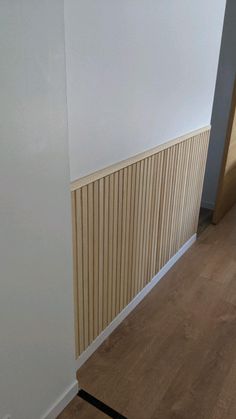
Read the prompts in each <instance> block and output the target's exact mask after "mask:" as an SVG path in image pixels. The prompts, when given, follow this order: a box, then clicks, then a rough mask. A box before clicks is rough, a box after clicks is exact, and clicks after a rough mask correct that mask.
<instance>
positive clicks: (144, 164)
mask: <svg viewBox="0 0 236 419" xmlns="http://www.w3.org/2000/svg"><path fill="white" fill-rule="evenodd" d="M141 175H142V176H141V179H140V186H141V189H140V202H139V205H140V213H139V215H140V218H139V223H138V230H139V238H138V242H139V253H138V264H139V265H138V266H139V267H138V291H140V290H141V289H142V281H143V278H142V266H143V265H142V263H143V249H144V246H143V225H144V211H145V204H146V201H145V198H146V197H145V194H146V190H145V186H146V175H147V159H144V160H143V161H142V162H141Z"/></svg>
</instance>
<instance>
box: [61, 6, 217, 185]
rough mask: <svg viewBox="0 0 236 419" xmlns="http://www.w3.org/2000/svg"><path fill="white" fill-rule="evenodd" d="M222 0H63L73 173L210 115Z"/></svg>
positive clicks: (131, 152)
mask: <svg viewBox="0 0 236 419" xmlns="http://www.w3.org/2000/svg"><path fill="white" fill-rule="evenodd" d="M224 10H225V0H198V1H188V0H175V1H173V0H158V1H157V0H119V1H117V0H65V31H66V58H67V90H68V93H67V100H68V112H69V143H70V167H71V180H75V179H76V178H78V177H81V176H83V175H86V174H88V173H90V172H93V171H95V170H98V169H100V168H102V167H105V166H107V165H110V164H112V163H114V162H117V161H120V160H122V159H125V158H128V157H129V156H131V155H134V154H137V153H139V152H142V151H144V150H146V149H148V148H150V147H153V146H156V145H157V144H159V143H161V142H165V141H167V140H169V139H172V138H175V137H177V136H179V135H181V134H185V133H186V132H189V131H192V130H194V129H197V128H200V127H202V126H204V125H207V124H209V123H210V118H211V110H212V102H213V96H214V87H215V80H216V72H217V64H218V57H219V49H220V41H221V33H222V26H223V17H224Z"/></svg>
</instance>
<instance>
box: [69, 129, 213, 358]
mask: <svg viewBox="0 0 236 419" xmlns="http://www.w3.org/2000/svg"><path fill="white" fill-rule="evenodd" d="M208 141H209V129H207V130H205V131H204V132H203V131H201V132H199V133H198V134H197V135H194V136H193V137H191V138H189V137H187V136H186V139H185V140H184V141H182V140H181V141H180V142H178V143H175V144H174V145H171V146H170V147H169V148H164V149H162V150H161V151H159V152H155V153H154V154H150V155H148V157H146V156H145V157H144V158H143V159H141V160H139V161H137V162H135V163H132V164H128V165H127V166H126V167H122V168H121V169H119V170H117V171H116V172H114V171H113V170H112V171H111V173H110V174H107V172H106V176H105V177H101V178H99V179H98V178H96V180H94V181H92V182H91V183H86V184H84V185H83V186H81V187H79V188H78V189H77V190H73V191H72V202H73V208H74V211H75V212H76V213H75V214H74V216H73V219H75V220H76V222H74V224H73V226H74V227H73V228H74V229H76V231H75V232H74V234H73V236H74V255H75V258H76V261H75V262H74V264H75V267H76V268H75V270H74V271H75V277H76V276H77V278H75V292H76V295H77V307H76V311H75V312H76V313H77V316H78V318H77V319H76V321H77V324H78V327H76V330H78V334H79V336H77V350H76V353H77V354H81V353H82V352H83V351H84V350H85V349H86V348H87V347H88V345H89V344H90V343H91V342H92V341H93V340H94V339H95V338H96V337H97V336H98V335H99V334H100V333H101V331H102V330H104V329H105V328H106V327H107V326H108V325H109V324H110V323H111V321H112V320H113V319H114V318H115V317H116V316H117V314H118V313H119V312H121V311H122V310H123V309H124V308H125V307H126V306H127V304H128V303H129V302H130V301H131V300H132V299H133V298H134V297H135V296H136V295H137V293H138V292H139V291H141V290H142V289H143V288H144V286H145V285H146V284H147V283H149V282H150V281H151V279H152V278H153V277H154V276H155V275H156V274H157V273H158V271H159V270H160V269H161V268H162V267H163V266H164V265H165V264H166V263H167V262H168V261H169V260H170V258H171V257H172V256H173V255H174V254H175V253H177V251H178V250H179V249H180V247H181V246H182V245H183V244H184V243H185V242H186V241H187V240H188V239H189V238H190V237H192V236H193V234H194V233H196V228H197V224H196V221H197V218H198V213H199V207H200V199H201V192H202V183H203V176H204V170H205V163H206V155H207V147H208Z"/></svg>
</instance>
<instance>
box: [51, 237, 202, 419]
mask: <svg viewBox="0 0 236 419" xmlns="http://www.w3.org/2000/svg"><path fill="white" fill-rule="evenodd" d="M196 238H197V235H196V234H194V235H193V236H192V237H191V238H190V239H189V240H188V241H187V242H186V243H185V244H184V245H183V246H182V247H181V248H180V249H179V250H178V252H177V253H176V254H175V255H174V256H173V257H172V258H171V259H170V260H169V261H168V262H167V263H166V264H165V266H163V268H162V269H161V270H160V271H159V272H158V274H157V275H156V276H154V278H153V279H152V281H151V282H149V284H147V285H146V286H145V287H144V288H143V289H142V290H141V291H140V292H139V293H138V294H137V295H136V297H135V298H134V299H133V300H132V301H131V302H130V303H129V304H128V305H127V306H126V307H125V308H124V309H123V310H122V311H121V312H120V313H119V314H118V316H117V317H116V318H115V319H114V320H113V321H112V322H111V323H110V324H109V325H108V326H107V327H106V329H104V330H103V332H102V333H101V334H100V335H99V336H98V337H97V338H96V339H95V340H94V341H93V342H92V343H91V345H89V347H88V348H87V349H86V350H85V351H84V352H83V353H82V354H81V355H80V356H79V358H78V359H77V360H76V369H77V370H78V369H79V368H80V367H81V366H82V365H83V364H84V363H85V362H86V361H87V360H88V359H89V358H90V356H91V355H92V354H93V353H94V352H95V351H96V350H97V349H98V348H99V346H100V345H101V344H102V343H103V342H104V340H106V339H107V338H108V336H110V334H111V333H112V332H113V331H114V330H115V329H116V328H117V326H119V324H120V323H121V322H122V321H123V320H124V319H125V318H126V317H127V316H128V315H129V314H130V313H131V311H133V310H134V309H135V307H136V306H137V305H138V304H139V303H140V302H141V301H142V300H143V299H144V298H145V297H146V295H147V294H148V293H149V292H150V291H151V290H152V289H153V287H155V285H156V284H157V283H158V282H159V281H160V280H161V279H162V278H163V276H164V275H165V274H166V273H167V272H168V271H169V270H170V269H171V268H172V266H173V265H174V264H175V263H176V262H177V261H178V260H179V259H180V258H181V256H183V255H184V253H185V252H187V250H188V249H189V248H190V247H191V246H192V245H193V244H194V243H195V241H196ZM47 419H48V418H47Z"/></svg>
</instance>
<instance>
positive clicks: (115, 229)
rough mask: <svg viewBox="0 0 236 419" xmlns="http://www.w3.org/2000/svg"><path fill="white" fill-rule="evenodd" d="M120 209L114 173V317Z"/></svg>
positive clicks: (116, 175)
mask: <svg viewBox="0 0 236 419" xmlns="http://www.w3.org/2000/svg"><path fill="white" fill-rule="evenodd" d="M118 209H119V173H118V172H116V173H115V174H114V222H113V254H112V258H113V265H112V307H111V309H112V319H114V318H115V316H116V297H117V256H118V229H119V228H118Z"/></svg>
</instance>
